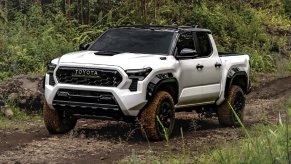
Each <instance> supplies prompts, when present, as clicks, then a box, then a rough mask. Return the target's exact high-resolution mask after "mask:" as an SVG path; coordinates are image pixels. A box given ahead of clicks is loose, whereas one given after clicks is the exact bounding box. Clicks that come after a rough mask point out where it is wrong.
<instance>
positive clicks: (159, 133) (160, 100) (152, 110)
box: [139, 91, 175, 140]
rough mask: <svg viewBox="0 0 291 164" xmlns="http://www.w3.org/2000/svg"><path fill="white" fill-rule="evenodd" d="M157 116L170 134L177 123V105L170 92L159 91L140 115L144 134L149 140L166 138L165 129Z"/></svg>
mask: <svg viewBox="0 0 291 164" xmlns="http://www.w3.org/2000/svg"><path fill="white" fill-rule="evenodd" d="M157 116H158V117H159V119H160V121H161V123H162V124H163V126H164V128H165V130H166V132H167V135H168V136H170V135H171V133H172V131H173V128H174V123H175V106H174V101H173V98H172V96H171V95H170V94H169V93H168V92H165V91H159V92H157V93H156V95H155V96H154V97H153V99H152V100H151V102H149V104H148V105H147V106H146V107H145V109H144V110H143V111H142V112H141V114H140V116H139V120H140V123H141V126H142V127H141V129H142V133H143V136H144V137H145V138H147V139H149V140H162V139H165V133H164V129H163V127H162V126H161V124H160V123H159V122H158V119H157Z"/></svg>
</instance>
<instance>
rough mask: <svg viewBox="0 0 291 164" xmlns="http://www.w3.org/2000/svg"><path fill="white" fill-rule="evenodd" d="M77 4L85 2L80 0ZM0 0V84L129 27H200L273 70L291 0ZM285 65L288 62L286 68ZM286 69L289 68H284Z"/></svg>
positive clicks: (259, 67) (289, 22) (258, 67)
mask: <svg viewBox="0 0 291 164" xmlns="http://www.w3.org/2000/svg"><path fill="white" fill-rule="evenodd" d="M82 2H85V1H83V0H82ZM86 2H88V3H80V1H78V2H76V1H61V0H56V1H42V2H41V3H39V2H37V1H33V0H26V1H4V2H2V3H0V24H1V26H0V57H1V59H2V60H0V80H1V79H3V78H5V77H8V76H13V75H16V74H26V73H33V72H44V71H45V66H46V63H47V62H49V61H50V60H52V59H53V58H56V57H59V56H61V55H62V54H64V53H67V52H71V51H75V50H77V47H78V46H79V44H81V43H84V42H92V41H93V40H95V39H96V37H97V36H99V35H100V34H101V33H102V32H103V31H104V30H106V28H107V27H108V26H109V27H112V26H119V25H132V24H158V25H166V24H168V25H169V24H172V23H173V22H174V21H175V22H177V23H178V25H190V26H195V25H199V26H201V27H206V28H209V29H211V30H212V32H213V35H214V37H215V40H216V42H217V44H218V48H219V50H220V51H238V52H243V53H247V54H250V55H251V57H252V58H251V64H252V67H253V70H254V71H257V72H269V71H276V70H277V65H276V61H275V60H274V59H277V58H280V57H281V51H280V50H281V49H286V51H287V54H289V58H290V48H289V49H288V48H286V47H288V46H287V35H288V33H289V34H290V29H291V18H290V17H291V15H290V13H291V12H290V11H291V8H290V4H291V3H290V0H274V1H269V0H248V1H231V0H222V1H216V0H207V1H190V0H187V1H174V0H159V1H158V0H147V1H131V0H124V1H116V0H106V1H102V0H101V1H96V0H88V1H86ZM289 67H290V64H289ZM289 69H290V68H289Z"/></svg>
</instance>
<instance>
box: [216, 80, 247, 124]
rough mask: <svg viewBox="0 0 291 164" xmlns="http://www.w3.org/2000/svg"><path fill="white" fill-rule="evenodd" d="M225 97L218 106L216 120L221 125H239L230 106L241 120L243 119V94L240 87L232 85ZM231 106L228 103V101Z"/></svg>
mask: <svg viewBox="0 0 291 164" xmlns="http://www.w3.org/2000/svg"><path fill="white" fill-rule="evenodd" d="M227 95H228V96H227V99H226V100H225V101H224V102H223V103H222V104H221V105H220V106H219V107H218V111H217V114H218V120H219V123H220V125H222V126H228V127H231V126H235V127H237V126H240V125H239V122H238V120H237V119H236V117H235V115H234V113H233V111H232V109H231V106H232V107H233V109H234V110H235V112H236V113H237V115H238V116H239V118H240V120H241V122H243V121H244V108H245V96H244V92H243V90H242V89H241V87H239V86H237V85H232V86H231V87H230V89H229V91H228V94H227ZM228 102H229V103H230V104H231V106H230V105H229V103H228Z"/></svg>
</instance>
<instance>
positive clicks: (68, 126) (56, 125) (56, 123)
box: [43, 102, 77, 134]
mask: <svg viewBox="0 0 291 164" xmlns="http://www.w3.org/2000/svg"><path fill="white" fill-rule="evenodd" d="M43 119H44V123H45V126H46V129H47V130H48V131H49V133H51V134H64V133H67V132H69V131H70V130H72V129H73V128H74V127H75V125H76V123H77V119H75V118H67V117H62V115H61V113H60V112H59V111H58V110H56V109H51V108H50V107H49V106H48V104H47V103H46V102H45V103H44V105H43Z"/></svg>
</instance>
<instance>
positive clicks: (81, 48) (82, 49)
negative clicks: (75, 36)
mask: <svg viewBox="0 0 291 164" xmlns="http://www.w3.org/2000/svg"><path fill="white" fill-rule="evenodd" d="M89 47H90V44H88V43H83V44H81V45H80V46H79V50H80V51H84V50H87V49H88V48H89Z"/></svg>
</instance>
